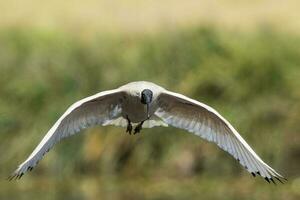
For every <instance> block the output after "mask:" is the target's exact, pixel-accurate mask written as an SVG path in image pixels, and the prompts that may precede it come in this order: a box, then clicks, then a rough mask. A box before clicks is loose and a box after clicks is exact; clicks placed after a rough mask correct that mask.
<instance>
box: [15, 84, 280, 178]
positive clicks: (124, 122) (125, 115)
mask: <svg viewBox="0 0 300 200" xmlns="http://www.w3.org/2000/svg"><path fill="white" fill-rule="evenodd" d="M132 123H133V125H136V127H135V129H134V134H136V133H139V132H140V131H141V129H142V128H152V127H154V126H173V127H177V128H181V129H184V130H187V131H189V132H192V133H194V134H196V135H198V136H200V137H202V138H204V139H206V140H208V141H210V142H214V143H216V144H217V145H218V146H219V147H220V148H222V149H223V150H225V151H227V152H228V153H229V154H231V155H232V156H233V157H234V158H235V159H237V160H238V161H239V162H240V164H241V165H243V166H244V167H245V168H246V169H247V171H248V172H250V173H251V174H252V175H253V176H256V174H257V175H260V176H262V177H264V178H265V179H266V180H267V181H268V182H270V181H272V182H274V180H273V178H276V179H277V180H278V181H280V182H281V179H284V177H283V176H281V175H280V174H279V173H277V172H276V171H275V170H274V169H272V168H271V167H269V166H268V165H267V164H266V163H264V162H263V161H262V160H261V159H260V157H259V156H258V155H257V154H256V153H255V152H254V151H253V150H252V148H251V147H250V146H249V145H248V144H247V143H246V141H245V140H244V139H243V138H242V137H241V136H240V135H239V133H238V132H237V131H236V130H235V129H234V128H233V127H232V125H231V124H230V123H229V122H228V121H227V120H226V119H224V118H223V117H222V116H221V115H220V114H219V113H218V112H217V111H215V110H214V109H213V108H211V107H209V106H207V105H205V104H203V103H200V102H198V101H196V100H193V99H190V98H188V97H186V96H184V95H181V94H178V93H174V92H170V91H168V90H166V89H164V88H162V87H160V86H158V85H156V84H154V83H151V82H146V81H139V82H131V83H128V84H126V85H123V86H121V87H119V88H117V89H114V90H109V91H104V92H100V93H98V94H95V95H93V96H90V97H87V98H85V99H82V100H80V101H78V102H76V103H74V104H73V105H72V106H70V108H68V109H67V111H66V112H65V113H64V114H63V115H62V116H61V117H60V118H59V119H58V121H57V122H56V123H55V124H54V125H53V126H52V128H51V129H50V130H49V131H48V133H47V134H46V135H45V137H44V138H43V139H42V141H41V142H40V144H39V145H38V146H37V147H36V148H35V149H34V151H33V152H32V153H31V155H30V156H29V157H28V158H27V159H26V160H25V161H24V162H23V163H22V164H21V165H19V167H18V168H17V169H16V170H15V172H14V173H13V174H12V175H11V177H10V178H11V179H12V178H20V177H21V176H22V175H23V174H24V173H25V172H26V171H27V170H31V169H33V167H35V166H36V165H37V163H38V162H39V160H40V159H42V157H43V155H44V154H45V153H46V152H48V151H49V150H50V149H51V148H52V147H53V146H54V144H56V143H57V142H59V141H60V140H61V139H62V138H65V137H68V136H70V135H73V134H75V133H78V132H79V131H80V130H81V129H84V128H87V127H91V126H94V125H102V126H105V125H116V126H122V127H127V129H126V132H129V133H130V134H131V132H132V129H133V126H132Z"/></svg>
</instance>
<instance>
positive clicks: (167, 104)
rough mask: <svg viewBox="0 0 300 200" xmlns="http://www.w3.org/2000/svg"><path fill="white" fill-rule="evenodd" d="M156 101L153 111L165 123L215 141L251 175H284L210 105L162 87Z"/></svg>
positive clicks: (267, 178)
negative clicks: (154, 110) (270, 164)
mask: <svg viewBox="0 0 300 200" xmlns="http://www.w3.org/2000/svg"><path fill="white" fill-rule="evenodd" d="M157 105H158V109H157V111H156V112H155V115H157V116H158V117H160V118H161V119H162V120H163V121H164V122H165V123H167V124H169V125H171V126H174V127H176V128H180V129H184V130H187V131H189V132H192V133H194V134H196V135H198V136H200V137H202V138H204V139H206V140H208V141H209V142H214V143H216V144H217V145H218V146H219V147H220V148H221V149H223V150H225V151H226V152H228V153H229V154H231V155H232V156H233V157H234V158H235V159H236V160H238V161H239V162H240V164H241V165H242V166H243V167H245V168H246V170H247V171H248V172H250V173H251V174H252V175H253V174H258V175H260V176H262V177H264V178H265V180H267V181H268V182H269V181H270V180H271V181H272V182H273V179H272V178H273V177H274V178H276V179H279V180H282V179H285V178H284V177H283V176H282V175H280V174H279V173H277V172H276V171H275V170H274V169H272V168H271V167H270V166H268V165H267V164H266V163H265V162H263V161H262V159H261V158H260V157H259V156H258V155H257V154H256V153H255V152H254V151H253V149H252V148H251V147H250V146H249V145H248V144H247V142H246V141H245V140H244V139H243V138H242V137H241V136H240V135H239V133H238V132H237V131H236V130H235V129H234V128H233V126H232V125H231V124H230V123H229V122H228V121H227V120H226V119H224V118H223V117H222V116H221V115H220V114H219V113H218V112H217V111H215V110H214V109H213V108H211V107H209V106H207V105H205V104H203V103H200V102H198V101H195V100H193V99H190V98H188V97H186V96H183V95H181V94H178V93H174V92H170V91H163V92H162V93H161V94H160V95H159V96H158V99H157Z"/></svg>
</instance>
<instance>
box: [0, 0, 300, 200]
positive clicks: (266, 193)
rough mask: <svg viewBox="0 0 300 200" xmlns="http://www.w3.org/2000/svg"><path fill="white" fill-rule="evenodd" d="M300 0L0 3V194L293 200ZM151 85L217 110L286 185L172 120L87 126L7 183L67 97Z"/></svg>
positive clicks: (299, 103) (298, 189)
mask: <svg viewBox="0 0 300 200" xmlns="http://www.w3.org/2000/svg"><path fill="white" fill-rule="evenodd" d="M299 8H300V2H299V1H296V0H286V1H276V0H260V1H240V0H222V1H210V0H201V1H199V0H187V1H181V0H163V1H149V0H143V1H137V0H119V1H117V0H98V1H95V0H87V1H58V0H52V1H38V0H27V1H17V0H10V1H7V0H5V1H4V0H0V199H18V200H19V199H49V200H50V199H78V200H81V199H113V200H118V199H122V200H127V199H128V200H134V199H147V200H166V199H176V200H183V199H184V200H186V199H191V200H193V199H262V200H264V199H273V200H277V199H285V200H292V199H295V200H296V199H300V171H299V169H300V124H299V122H300V89H299V88H300V35H299V33H300V20H299V19H300V12H299ZM134 80H148V81H152V82H155V83H157V84H160V85H162V86H163V87H165V88H168V89H170V90H173V91H176V92H180V93H183V94H186V95H187V96H189V97H192V98H195V99H197V100H199V101H202V102H204V103H207V104H209V105H211V106H213V107H214V108H215V109H217V110H218V111H219V112H220V113H222V114H223V116H224V117H226V118H227V119H228V120H229V121H230V122H231V123H232V124H233V125H234V126H235V127H236V128H237V129H238V130H239V132H240V133H241V135H242V136H243V137H244V138H245V139H246V140H247V141H248V143H249V144H250V145H251V146H252V147H253V148H254V149H255V150H256V152H257V153H258V154H259V155H260V156H261V157H262V158H263V160H265V161H266V163H268V164H270V165H271V166H272V167H273V168H274V169H276V170H278V171H279V172H280V173H282V174H283V175H285V176H286V177H287V178H288V179H289V180H288V182H287V183H286V184H284V185H281V184H279V185H277V186H274V185H270V184H268V183H267V182H265V181H264V180H263V179H261V178H253V177H252V176H251V174H248V173H247V172H246V171H245V170H244V169H243V168H242V167H241V166H240V165H239V164H238V163H237V162H236V161H235V160H234V159H233V158H232V157H231V156H229V155H228V154H227V153H225V152H223V151H221V150H220V149H218V148H217V147H216V145H214V144H211V143H208V142H206V141H204V140H202V139H200V138H198V137H197V136H194V135H192V134H188V133H186V132H185V131H181V130H177V129H175V128H162V127H157V128H153V129H144V130H143V131H142V134H139V135H136V136H129V135H128V134H125V130H124V129H122V128H118V127H95V128H90V129H88V130H85V131H82V132H81V134H78V135H76V136H73V137H71V138H69V139H68V140H63V141H62V142H60V143H59V144H58V145H56V146H55V148H54V149H52V150H51V151H50V152H49V153H48V154H47V155H46V156H45V157H44V159H43V160H42V161H41V162H40V163H39V165H38V166H37V167H36V168H35V169H34V170H33V171H32V172H30V173H28V174H26V175H25V176H24V177H23V178H22V179H21V180H19V181H12V182H8V181H7V180H5V178H6V177H7V176H8V175H9V174H10V173H11V172H12V171H13V170H14V169H15V168H16V167H17V165H18V164H20V163H21V162H22V161H23V160H24V159H25V158H26V157H27V156H28V155H29V154H30V153H31V151H32V150H33V148H34V147H35V146H36V145H37V144H38V142H39V141H40V140H41V138H42V137H43V136H44V134H45V133H46V132H47V131H48V129H49V128H50V127H51V126H52V125H53V123H54V122H55V121H56V120H57V118H58V117H59V116H60V115H61V114H62V113H63V112H64V111H65V110H66V108H67V107H68V106H69V105H71V104H72V103H73V102H75V101H77V100H79V99H81V98H83V97H86V96H88V95H92V94H95V93H97V92H99V91H102V90H106V89H113V88H116V87H118V86H120V85H122V84H125V83H127V82H131V81H134Z"/></svg>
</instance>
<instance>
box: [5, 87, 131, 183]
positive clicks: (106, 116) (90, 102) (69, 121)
mask: <svg viewBox="0 0 300 200" xmlns="http://www.w3.org/2000/svg"><path fill="white" fill-rule="evenodd" d="M124 96H125V93H124V92H123V91H120V90H118V89H115V90H109V91H104V92H100V93H98V94H95V95H93V96H90V97H87V98H84V99H82V100H80V101H77V102H76V103H74V104H73V105H72V106H70V107H69V108H68V109H67V111H66V112H65V113H64V114H63V115H62V116H61V117H60V118H59V119H58V121H57V122H56V123H55V124H54V125H53V126H52V128H51V129H50V130H49V131H48V133H47V134H46V135H45V136H44V138H43V139H42V141H41V142H40V143H39V145H38V146H37V147H36V148H35V149H34V151H33V152H32V153H31V155H30V156H29V157H28V158H27V159H26V160H25V161H24V162H23V163H22V164H21V165H19V167H18V168H17V169H16V170H15V171H14V172H13V173H12V175H11V176H10V177H9V179H13V178H20V177H21V176H22V175H23V174H24V173H25V172H26V171H28V170H32V169H33V168H34V167H35V166H36V165H37V163H38V162H39V160H41V159H42V157H43V156H44V154H45V153H47V152H48V151H49V150H50V149H51V148H52V147H53V146H54V145H55V144H56V143H57V142H59V141H60V140H61V139H63V138H65V137H68V136H71V135H73V134H75V133H78V132H79V131H80V130H81V129H84V128H87V127H91V126H94V125H97V124H98V125H108V124H110V123H111V121H113V120H115V119H116V118H118V117H120V116H121V103H122V100H123V97H124Z"/></svg>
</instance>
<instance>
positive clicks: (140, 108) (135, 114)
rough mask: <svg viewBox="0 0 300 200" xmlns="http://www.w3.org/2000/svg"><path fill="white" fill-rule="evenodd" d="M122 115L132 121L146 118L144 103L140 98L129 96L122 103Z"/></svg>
mask: <svg viewBox="0 0 300 200" xmlns="http://www.w3.org/2000/svg"><path fill="white" fill-rule="evenodd" d="M122 115H123V117H124V118H127V117H128V118H129V120H130V121H131V122H133V123H138V122H141V121H143V120H145V119H147V108H146V105H145V104H142V102H141V99H140V98H138V97H134V96H129V97H127V98H126V99H125V100H124V101H123V103H122Z"/></svg>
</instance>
